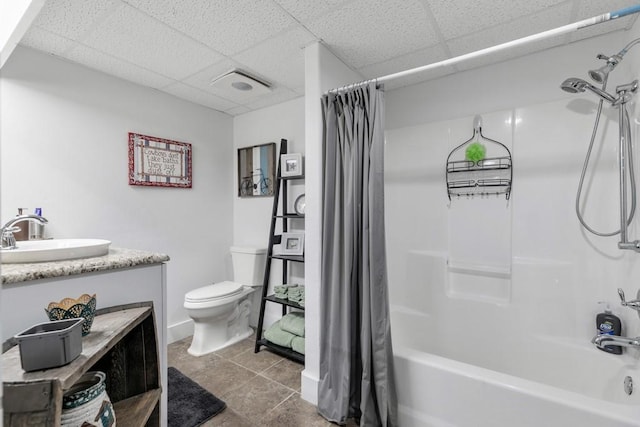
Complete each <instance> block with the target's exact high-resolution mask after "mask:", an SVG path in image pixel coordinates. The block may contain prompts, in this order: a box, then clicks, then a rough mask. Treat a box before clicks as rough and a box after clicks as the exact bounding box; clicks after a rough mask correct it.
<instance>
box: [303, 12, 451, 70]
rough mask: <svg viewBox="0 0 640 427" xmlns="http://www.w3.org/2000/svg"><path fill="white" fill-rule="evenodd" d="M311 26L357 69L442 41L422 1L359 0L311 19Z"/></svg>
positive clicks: (319, 36) (314, 32)
mask: <svg viewBox="0 0 640 427" xmlns="http://www.w3.org/2000/svg"><path fill="white" fill-rule="evenodd" d="M307 28H308V29H309V30H310V31H311V32H312V33H313V34H315V35H316V36H317V37H318V38H320V39H322V40H323V41H324V42H325V43H326V44H327V45H329V46H330V48H331V50H332V51H333V52H334V53H336V54H337V55H338V56H340V57H341V58H342V59H343V60H344V61H345V62H347V63H348V64H350V65H351V66H353V67H355V68H360V67H363V66H365V65H369V64H373V63H377V62H381V61H385V60H387V59H389V58H391V57H395V56H399V55H403V54H405V53H409V52H411V51H414V50H416V49H422V48H425V47H428V46H433V45H435V44H437V43H438V41H439V40H438V38H437V35H436V33H435V31H434V30H433V28H431V26H430V25H428V21H427V12H426V10H425V9H424V6H423V4H422V3H421V2H420V1H418V0H358V1H356V2H354V3H349V4H347V5H346V6H344V7H343V8H341V9H338V10H336V11H333V12H331V13H329V14H327V15H324V16H322V17H321V18H319V19H317V20H315V21H312V22H310V23H309V24H307Z"/></svg>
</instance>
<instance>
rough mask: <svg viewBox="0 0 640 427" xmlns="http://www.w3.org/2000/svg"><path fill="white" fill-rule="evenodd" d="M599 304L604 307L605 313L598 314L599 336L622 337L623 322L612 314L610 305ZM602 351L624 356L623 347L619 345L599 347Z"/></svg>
mask: <svg viewBox="0 0 640 427" xmlns="http://www.w3.org/2000/svg"><path fill="white" fill-rule="evenodd" d="M598 304H603V305H604V307H605V308H604V312H602V313H598V315H597V316H596V328H597V329H598V335H603V334H605V335H617V336H620V335H622V322H621V321H620V318H619V317H618V316H616V315H615V314H613V313H611V309H610V308H609V304H608V303H606V302H604V301H600V302H599V303H598ZM598 348H599V349H600V350H602V351H606V352H607V353H611V354H622V346H619V345H605V346H604V347H598Z"/></svg>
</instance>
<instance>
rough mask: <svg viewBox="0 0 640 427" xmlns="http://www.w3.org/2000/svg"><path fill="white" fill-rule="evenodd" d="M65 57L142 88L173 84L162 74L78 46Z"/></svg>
mask: <svg viewBox="0 0 640 427" xmlns="http://www.w3.org/2000/svg"><path fill="white" fill-rule="evenodd" d="M63 57H65V58H66V59H68V60H70V61H73V62H77V63H79V64H82V65H85V66H87V67H89V68H93V69H94V70H98V71H101V72H103V73H106V74H110V75H112V76H116V77H120V78H122V79H125V80H129V81H131V82H134V83H137V84H139V85H142V86H148V87H153V88H159V87H162V86H166V85H167V84H169V83H171V82H172V80H171V79H169V78H167V77H165V76H161V75H160V74H157V73H154V72H152V71H149V70H146V69H144V68H141V67H138V66H136V65H134V64H130V63H128V62H126V61H123V60H121V59H118V58H114V57H113V56H111V55H108V54H106V53H103V52H100V51H98V50H95V49H91V48H88V47H87V46H83V45H80V44H76V45H75V46H74V47H73V48H72V49H70V50H69V51H68V52H66V53H65V54H64V55H63Z"/></svg>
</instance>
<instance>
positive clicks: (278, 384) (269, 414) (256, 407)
mask: <svg viewBox="0 0 640 427" xmlns="http://www.w3.org/2000/svg"><path fill="white" fill-rule="evenodd" d="M189 345H191V337H188V338H185V339H183V340H181V341H177V342H175V343H172V344H170V345H169V347H168V364H169V366H173V367H175V368H177V369H178V370H180V371H181V372H182V373H183V374H185V375H187V376H188V377H190V378H191V379H192V380H194V381H195V382H197V383H198V384H200V385H201V386H202V387H204V388H205V389H207V390H208V391H210V392H211V393H213V394H214V395H215V396H217V397H218V398H220V399H222V400H224V401H225V402H226V404H227V408H226V409H225V410H224V411H222V412H221V413H220V414H218V415H216V416H215V417H213V418H212V419H211V420H209V421H208V422H207V423H205V424H203V425H204V426H206V427H210V426H228V427H249V426H261V427H262V426H267V427H268V426H273V427H275V426H278V427H302V426H304V427H315V426H335V425H336V424H332V423H330V422H328V421H326V420H325V419H324V418H322V417H321V416H320V415H318V413H317V412H316V407H315V406H314V405H312V404H310V403H308V402H306V401H304V400H302V398H301V397H300V373H301V372H302V370H303V369H304V367H303V366H302V365H300V364H298V363H295V362H292V361H290V360H288V359H284V358H282V357H280V356H278V355H276V354H273V353H271V352H269V351H267V350H264V349H263V350H262V351H260V352H259V353H254V351H253V350H254V345H255V336H251V337H249V338H247V339H246V340H243V341H240V342H239V343H236V344H234V345H232V346H230V347H227V348H225V349H222V350H220V351H217V352H214V353H212V354H210V355H205V356H200V357H194V356H191V355H190V354H189V353H187V348H189ZM355 425H356V424H349V426H355Z"/></svg>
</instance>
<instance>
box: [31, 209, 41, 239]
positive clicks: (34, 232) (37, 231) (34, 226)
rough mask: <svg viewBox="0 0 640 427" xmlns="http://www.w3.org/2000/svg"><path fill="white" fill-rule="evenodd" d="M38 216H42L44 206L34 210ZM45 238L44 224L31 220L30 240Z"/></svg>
mask: <svg viewBox="0 0 640 427" xmlns="http://www.w3.org/2000/svg"><path fill="white" fill-rule="evenodd" d="M33 213H34V214H36V215H38V216H42V208H36V209H35V210H34V212H33ZM42 239H44V224H39V223H37V222H34V221H29V240H42Z"/></svg>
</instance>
